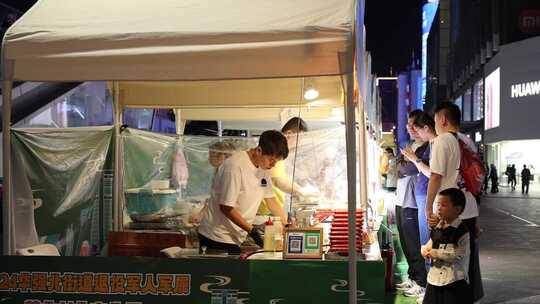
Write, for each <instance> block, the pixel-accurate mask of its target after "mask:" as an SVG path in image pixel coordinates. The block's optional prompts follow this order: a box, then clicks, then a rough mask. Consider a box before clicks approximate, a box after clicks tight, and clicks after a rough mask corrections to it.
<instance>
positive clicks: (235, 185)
mask: <svg viewBox="0 0 540 304" xmlns="http://www.w3.org/2000/svg"><path fill="white" fill-rule="evenodd" d="M288 154H289V149H288V147H287V139H286V138H285V136H283V134H281V132H279V131H275V130H270V131H265V132H263V133H262V134H261V136H260V138H259V145H258V146H257V147H256V148H253V149H250V150H248V151H241V152H237V153H235V154H233V155H232V156H231V157H229V158H228V159H226V160H225V162H224V163H223V165H221V167H219V169H218V171H217V173H216V175H215V178H214V183H213V186H212V192H211V194H210V200H209V203H208V208H207V209H206V213H205V215H204V216H203V219H202V221H201V224H200V226H199V231H198V232H199V244H200V247H201V248H203V247H206V249H209V250H212V249H214V250H224V251H227V252H229V254H240V244H242V242H244V241H245V239H246V237H247V235H249V236H251V237H252V238H253V240H254V241H255V243H256V244H257V245H259V246H261V247H262V245H263V240H262V237H261V234H260V232H259V231H258V230H257V229H254V228H253V225H252V223H253V220H254V218H255V215H256V213H257V209H258V208H259V204H260V203H261V201H262V200H263V199H264V200H265V201H266V204H267V206H268V208H269V209H270V212H271V213H272V214H273V215H276V216H279V217H281V222H282V223H287V216H286V215H285V211H284V210H283V208H281V206H280V205H279V203H278V202H277V201H276V199H275V197H274V193H273V191H272V179H271V176H270V169H272V168H273V167H274V166H275V164H276V162H278V161H280V160H283V159H285V158H287V156H288Z"/></svg>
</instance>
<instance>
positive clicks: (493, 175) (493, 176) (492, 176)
mask: <svg viewBox="0 0 540 304" xmlns="http://www.w3.org/2000/svg"><path fill="white" fill-rule="evenodd" d="M489 180H491V193H497V192H499V175H498V173H497V167H495V165H494V164H491V165H490V167H489Z"/></svg>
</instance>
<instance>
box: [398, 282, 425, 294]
mask: <svg viewBox="0 0 540 304" xmlns="http://www.w3.org/2000/svg"><path fill="white" fill-rule="evenodd" d="M425 292H426V289H425V288H424V287H422V286H420V285H417V284H415V286H414V287H413V288H411V289H409V290H406V291H405V292H404V293H403V294H404V295H405V296H406V297H419V296H423V295H424V293H425Z"/></svg>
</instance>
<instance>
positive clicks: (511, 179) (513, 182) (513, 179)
mask: <svg viewBox="0 0 540 304" xmlns="http://www.w3.org/2000/svg"><path fill="white" fill-rule="evenodd" d="M508 184H509V185H510V187H512V190H514V189H516V177H515V176H509V177H508Z"/></svg>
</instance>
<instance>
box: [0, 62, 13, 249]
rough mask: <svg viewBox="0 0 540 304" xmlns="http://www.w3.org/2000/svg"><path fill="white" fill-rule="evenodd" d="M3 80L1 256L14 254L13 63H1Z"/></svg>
mask: <svg viewBox="0 0 540 304" xmlns="http://www.w3.org/2000/svg"><path fill="white" fill-rule="evenodd" d="M3 68H4V71H3V72H4V80H3V82H2V93H3V94H2V116H3V117H2V119H3V120H2V132H3V136H2V145H3V157H2V162H3V170H4V182H3V204H2V217H3V218H2V222H3V231H4V235H3V237H2V240H3V244H2V245H3V254H4V255H12V254H14V252H15V240H14V239H13V238H14V235H13V227H15V226H14V219H13V214H14V210H13V204H12V201H13V179H12V178H13V176H12V168H11V89H12V88H13V80H12V79H13V61H8V60H5V61H4V62H3Z"/></svg>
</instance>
